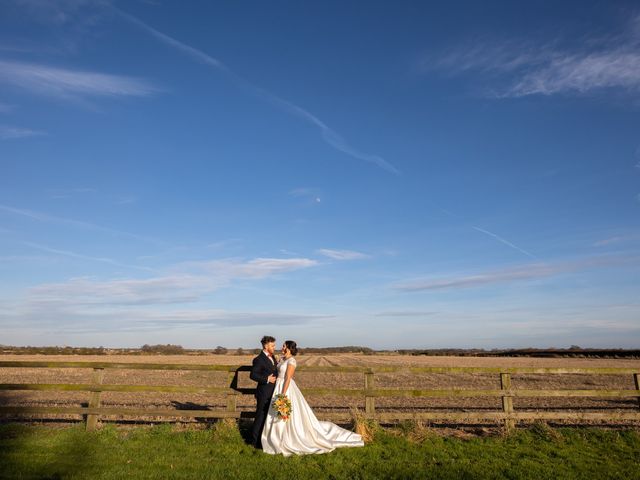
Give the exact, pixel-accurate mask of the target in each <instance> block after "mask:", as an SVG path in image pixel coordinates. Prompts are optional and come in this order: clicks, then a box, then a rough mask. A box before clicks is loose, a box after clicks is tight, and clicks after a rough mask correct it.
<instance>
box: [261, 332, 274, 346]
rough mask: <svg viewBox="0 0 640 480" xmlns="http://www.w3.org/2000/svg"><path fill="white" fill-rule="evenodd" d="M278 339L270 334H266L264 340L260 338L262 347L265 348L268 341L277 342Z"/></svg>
mask: <svg viewBox="0 0 640 480" xmlns="http://www.w3.org/2000/svg"><path fill="white" fill-rule="evenodd" d="M275 341H276V339H275V338H273V337H270V336H269V335H265V336H264V337H262V340H260V343H261V344H262V348H264V346H265V345H266V344H267V343H271V342H275Z"/></svg>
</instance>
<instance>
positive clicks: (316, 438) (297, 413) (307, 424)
mask: <svg viewBox="0 0 640 480" xmlns="http://www.w3.org/2000/svg"><path fill="white" fill-rule="evenodd" d="M296 353H298V347H297V345H296V342H294V341H292V340H287V341H286V342H284V344H283V345H282V357H281V360H280V362H279V363H278V378H277V379H276V384H275V389H274V391H273V397H272V399H275V397H276V395H278V394H280V393H281V394H285V395H287V397H289V400H290V401H291V407H292V408H291V416H290V417H289V419H288V420H286V421H285V420H282V419H280V418H278V416H277V415H276V411H275V410H274V408H273V405H272V406H271V407H270V408H269V414H268V415H267V419H266V422H265V425H264V430H263V431H262V449H263V450H264V451H265V452H266V453H271V454H276V453H281V454H282V455H284V456H289V455H291V454H293V453H295V454H297V455H301V454H306V453H326V452H330V451H332V450H334V449H335V448H337V447H362V446H364V442H363V441H362V437H361V436H360V435H358V434H357V433H354V432H351V431H349V430H345V429H344V428H341V427H339V426H337V425H336V424H334V423H331V422H321V421H319V420H318V419H317V418H316V416H315V415H314V413H313V411H312V410H311V408H310V407H309V404H308V403H307V401H306V400H305V399H304V397H303V396H302V393H301V392H300V390H299V389H298V386H297V385H296V382H295V381H294V380H293V374H294V372H295V369H296V359H295V358H294V357H295V355H296Z"/></svg>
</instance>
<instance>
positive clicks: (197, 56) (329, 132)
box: [113, 7, 400, 175]
mask: <svg viewBox="0 0 640 480" xmlns="http://www.w3.org/2000/svg"><path fill="white" fill-rule="evenodd" d="M113 10H114V11H115V12H117V13H118V14H119V15H120V16H121V17H122V18H124V19H126V20H127V21H129V22H131V23H132V24H133V25H135V26H136V27H138V28H140V29H141V30H143V31H145V32H146V33H148V34H150V35H151V36H153V37H155V38H156V39H158V40H160V41H161V42H163V43H164V44H166V45H168V46H170V47H172V48H175V49H176V50H178V51H180V52H182V53H183V54H185V55H187V56H189V57H191V58H192V59H194V60H196V61H198V62H200V63H202V64H204V65H207V66H209V67H212V68H214V69H217V70H218V71H220V72H223V73H225V74H226V75H228V76H229V77H230V78H231V79H232V80H233V81H234V82H236V84H238V85H239V86H241V87H243V88H245V89H246V90H248V91H250V92H251V93H253V94H254V95H256V96H257V97H259V98H261V99H263V100H265V101H267V102H269V103H271V104H272V105H275V106H276V107H278V108H279V109H281V110H283V111H285V112H287V113H288V114H290V115H293V116H295V117H298V118H300V119H302V120H304V121H305V122H307V123H309V124H311V125H313V126H315V127H316V128H317V129H318V130H319V131H320V134H321V136H322V139H323V140H324V141H325V142H326V143H327V144H329V145H330V146H332V147H333V148H335V149H336V150H338V151H340V152H342V153H344V154H346V155H348V156H350V157H352V158H356V159H358V160H363V161H365V162H368V163H371V164H374V165H376V166H378V167H380V168H382V169H383V170H386V171H387V172H390V173H393V174H395V175H398V174H399V173H400V172H399V170H398V169H397V168H396V167H395V166H393V165H392V164H391V163H389V162H388V161H386V160H385V159H384V158H382V157H380V156H378V155H373V154H370V153H365V152H362V151H360V150H358V149H356V148H354V147H353V146H352V145H350V144H349V143H348V142H347V141H346V140H345V139H344V138H343V137H342V136H341V135H340V134H339V133H337V132H336V131H335V130H333V129H332V128H330V127H329V126H328V125H327V124H326V123H324V122H323V121H322V120H320V119H319V118H318V117H317V116H315V115H314V114H312V113H311V112H309V111H308V110H306V109H304V108H302V107H300V106H298V105H296V104H295V103H293V102H291V101H289V100H285V99H284V98H281V97H279V96H278V95H275V94H274V93H271V92H269V91H267V90H265V89H263V88H261V87H259V86H257V85H255V84H253V83H251V82H249V81H248V80H246V79H244V78H243V77H241V76H240V75H238V74H236V73H235V72H234V71H233V70H231V69H230V68H229V67H228V66H226V65H225V64H224V63H223V62H221V61H220V60H218V59H216V58H214V57H212V56H210V55H208V54H206V53H204V52H203V51H201V50H198V49H197V48H194V47H191V46H189V45H187V44H185V43H182V42H180V41H179V40H176V39H175V38H173V37H170V36H169V35H166V34H165V33H162V32H160V31H158V30H156V29H155V28H153V27H151V26H149V25H147V24H146V23H144V22H143V21H141V20H140V19H138V18H136V17H134V16H133V15H130V14H128V13H126V12H123V11H122V10H120V9H118V8H116V7H113Z"/></svg>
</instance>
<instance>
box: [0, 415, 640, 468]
mask: <svg viewBox="0 0 640 480" xmlns="http://www.w3.org/2000/svg"><path fill="white" fill-rule="evenodd" d="M639 459H640V433H639V432H638V431H633V430H624V431H612V430H602V429H569V428H567V429H558V430H552V429H550V428H548V427H545V426H539V427H536V428H530V429H526V430H525V429H523V430H519V431H517V432H515V433H513V434H510V435H508V436H492V437H475V438H471V439H464V440H463V439H459V438H454V437H444V438H443V437H440V436H438V435H435V434H433V433H432V432H430V431H429V430H428V429H424V428H423V429H420V430H419V431H415V430H412V429H411V428H410V427H407V426H405V427H404V428H400V429H396V430H394V431H390V430H387V431H382V430H379V431H377V433H376V437H375V440H374V441H373V442H372V443H371V444H368V445H367V446H365V447H364V448H353V449H350V448H345V449H339V450H336V451H334V452H332V453H329V454H325V455H308V456H301V457H295V456H294V457H288V458H284V457H282V456H280V455H278V456H272V455H267V454H265V453H263V452H261V451H258V450H255V449H253V448H252V447H250V446H248V445H246V444H245V442H244V441H243V439H242V436H241V435H240V432H239V431H238V429H237V428H236V427H235V426H229V425H228V424H224V423H221V424H218V426H215V427H213V428H210V429H208V430H176V429H175V428H173V427H171V426H169V425H163V426H158V427H152V428H142V427H140V428H133V429H124V428H116V427H113V426H107V427H105V428H103V429H101V430H99V431H97V432H91V433H89V432H85V431H84V430H83V428H82V427H81V426H75V427H71V428H52V427H43V426H25V425H5V426H0V478H34V479H67V478H69V479H103V478H109V479H111V478H122V479H125V478H134V479H137V478H154V479H169V478H185V479H187V478H188V479H201V478H202V479H205V478H231V479H234V480H240V479H244V478H256V479H261V480H266V479H276V478H282V479H288V480H294V479H295V480H297V479H307V478H308V479H314V480H315V479H321V478H348V479H358V478H366V479H369V478H384V479H387V478H439V479H447V478H452V479H465V478H469V479H476V478H507V479H514V478H518V479H519V478H523V479H525V478H530V479H536V480H537V479H544V478H554V479H555V478H597V479H605V478H610V479H616V480H617V479H640V463H639Z"/></svg>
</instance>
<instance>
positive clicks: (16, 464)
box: [0, 424, 93, 480]
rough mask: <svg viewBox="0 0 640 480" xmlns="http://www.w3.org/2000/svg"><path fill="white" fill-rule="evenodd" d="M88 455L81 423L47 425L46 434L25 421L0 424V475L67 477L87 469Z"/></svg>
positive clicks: (43, 478) (47, 478)
mask: <svg viewBox="0 0 640 480" xmlns="http://www.w3.org/2000/svg"><path fill="white" fill-rule="evenodd" d="M60 431H64V434H63V435H60V434H59V432H60ZM92 455H93V446H92V445H91V443H90V442H88V441H87V438H86V433H85V431H84V427H80V426H75V427H71V428H66V427H65V428H63V429H51V431H50V434H43V430H41V429H37V430H35V429H33V428H32V427H29V426H27V425H19V424H7V425H0V465H1V468H0V478H30V479H38V480H61V479H63V478H70V477H74V476H76V475H79V474H80V475H82V474H86V473H88V472H87V466H88V465H89V464H90V463H91V458H92Z"/></svg>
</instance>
